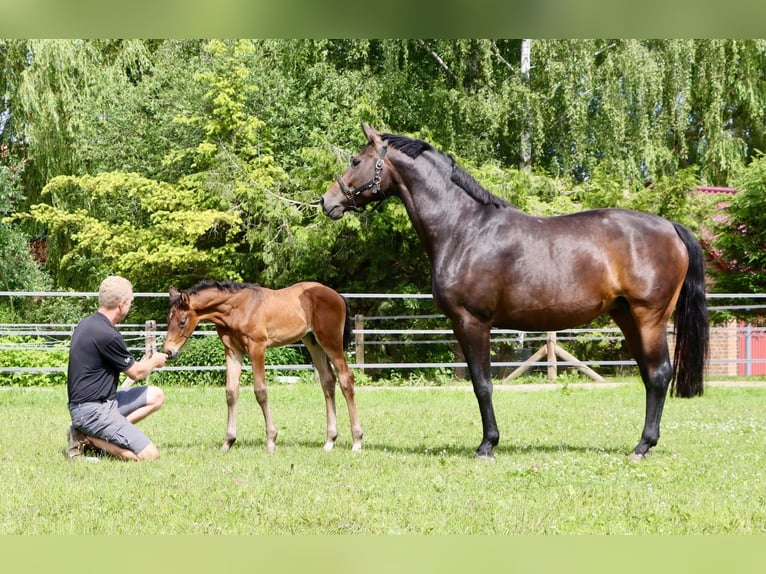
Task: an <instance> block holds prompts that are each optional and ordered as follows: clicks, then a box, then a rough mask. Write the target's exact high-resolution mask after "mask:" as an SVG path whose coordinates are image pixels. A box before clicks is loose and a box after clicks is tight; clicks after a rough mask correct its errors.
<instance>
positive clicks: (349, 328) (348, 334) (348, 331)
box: [340, 295, 354, 350]
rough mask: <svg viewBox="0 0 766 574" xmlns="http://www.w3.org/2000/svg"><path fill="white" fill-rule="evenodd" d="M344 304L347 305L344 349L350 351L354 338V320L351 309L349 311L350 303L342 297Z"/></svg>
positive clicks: (344, 325)
mask: <svg viewBox="0 0 766 574" xmlns="http://www.w3.org/2000/svg"><path fill="white" fill-rule="evenodd" d="M340 297H341V299H343V303H345V304H346V322H345V323H344V324H343V349H344V350H346V349H348V346H349V345H350V344H351V340H352V339H353V338H354V320H353V319H352V318H351V309H349V306H348V301H347V300H346V298H345V297H344V296H343V295H341V296H340Z"/></svg>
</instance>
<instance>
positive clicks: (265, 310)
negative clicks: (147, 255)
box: [163, 281, 362, 452]
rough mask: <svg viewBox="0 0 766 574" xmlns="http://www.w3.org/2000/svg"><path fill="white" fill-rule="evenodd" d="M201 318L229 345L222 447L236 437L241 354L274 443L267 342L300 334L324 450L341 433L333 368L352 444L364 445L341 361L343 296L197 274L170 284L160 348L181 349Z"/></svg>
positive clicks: (346, 335) (319, 288)
mask: <svg viewBox="0 0 766 574" xmlns="http://www.w3.org/2000/svg"><path fill="white" fill-rule="evenodd" d="M201 321H209V322H211V323H213V324H214V325H215V327H216V330H217V332H218V337H219V338H220V339H221V342H222V343H223V346H224V348H225V351H226V403H227V405H228V423H227V426H226V436H225V438H224V442H223V446H221V450H222V451H223V452H226V451H228V450H229V449H230V448H231V445H232V444H234V441H236V440H237V399H238V398H239V377H240V374H241V373H242V360H243V358H244V356H245V355H247V356H248V357H250V362H251V365H252V369H253V388H254V390H255V398H256V400H257V401H258V404H259V405H260V407H261V410H262V411H263V418H264V421H265V423H266V450H267V451H268V452H274V450H275V449H276V447H277V444H276V440H277V428H276V427H275V426H274V422H273V420H272V418H271V411H270V409H269V399H268V392H267V389H266V373H265V366H264V364H265V355H266V349H267V348H269V347H281V346H283V345H288V344H290V343H294V342H295V341H298V340H300V341H301V342H303V344H304V345H305V346H306V348H307V349H308V351H309V353H310V355H311V360H312V362H313V363H314V367H315V368H316V370H317V373H318V374H319V381H320V384H321V386H322V390H323V391H324V397H325V406H326V410H327V440H326V442H325V445H324V449H325V450H326V451H330V450H332V447H333V445H334V444H335V439H336V438H337V437H338V428H337V420H336V414H335V373H334V372H333V367H334V368H335V371H337V376H338V379H339V381H340V388H341V390H342V392H343V396H344V397H345V399H346V405H347V406H348V415H349V419H350V422H351V436H352V439H353V445H352V450H354V451H358V450H361V448H362V427H361V425H360V424H359V418H358V416H357V413H356V403H355V401H354V375H353V373H352V372H351V370H350V369H349V367H348V364H347V363H346V357H345V356H344V354H343V350H344V348H345V347H346V346H347V345H348V343H349V342H350V340H351V317H350V315H349V311H348V303H347V302H346V299H345V298H344V297H342V296H341V295H340V294H338V293H336V292H335V291H333V290H332V289H330V288H329V287H327V286H325V285H322V284H321V283H314V282H303V283H296V284H295V285H291V286H290V287H286V288H284V289H278V290H272V289H267V288H266V287H261V286H259V285H254V284H250V283H232V282H228V281H226V282H220V281H201V282H199V283H197V284H196V285H194V286H192V287H191V288H189V289H187V290H184V291H178V290H177V289H176V288H175V287H170V312H169V314H168V334H167V337H166V338H165V345H164V349H163V351H164V352H165V353H167V354H168V357H169V358H171V359H174V358H176V357H178V353H179V351H180V350H181V347H183V346H184V344H185V343H186V341H188V340H189V337H191V335H192V333H193V332H194V329H195V328H196V327H197V324H198V323H200V322H201Z"/></svg>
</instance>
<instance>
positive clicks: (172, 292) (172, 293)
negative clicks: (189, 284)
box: [168, 285, 178, 299]
mask: <svg viewBox="0 0 766 574" xmlns="http://www.w3.org/2000/svg"><path fill="white" fill-rule="evenodd" d="M168 294H169V295H170V298H171V299H172V298H173V297H178V289H176V288H175V287H173V286H172V285H171V286H170V288H169V289H168Z"/></svg>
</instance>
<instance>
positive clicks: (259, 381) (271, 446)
mask: <svg viewBox="0 0 766 574" xmlns="http://www.w3.org/2000/svg"><path fill="white" fill-rule="evenodd" d="M249 353H250V361H251V362H252V365H253V391H254V392H255V400H256V401H258V404H259V405H260V407H261V411H263V421H264V423H265V424H266V451H267V452H269V453H273V452H274V451H275V450H276V449H277V427H276V426H274V421H273V420H272V418H271V409H269V393H268V390H267V388H266V366H265V361H266V346H265V344H262V343H254V344H253V345H251V347H250V350H249Z"/></svg>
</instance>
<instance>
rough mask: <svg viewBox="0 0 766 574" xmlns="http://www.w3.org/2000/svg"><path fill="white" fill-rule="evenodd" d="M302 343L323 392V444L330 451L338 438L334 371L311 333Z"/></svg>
mask: <svg viewBox="0 0 766 574" xmlns="http://www.w3.org/2000/svg"><path fill="white" fill-rule="evenodd" d="M303 344H304V345H306V348H307V349H308V350H309V354H310V355H311V362H312V363H314V367H315V368H316V370H317V374H318V375H319V384H320V385H321V386H322V392H323V393H324V402H325V410H326V411H327V441H326V442H325V444H324V449H325V450H326V451H328V452H329V451H331V450H332V447H333V446H335V440H336V439H337V438H338V419H337V417H336V414H335V373H333V372H332V369H331V368H330V363H329V361H328V360H327V356H326V355H325V353H324V351H323V350H322V347H320V346H319V345H318V344H317V342H316V341H315V340H314V337H313V335H308V336H307V337H305V338H304V339H303Z"/></svg>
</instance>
